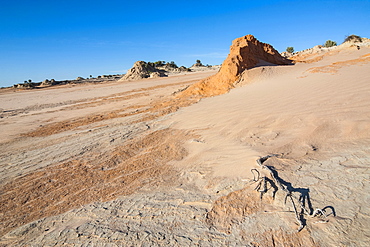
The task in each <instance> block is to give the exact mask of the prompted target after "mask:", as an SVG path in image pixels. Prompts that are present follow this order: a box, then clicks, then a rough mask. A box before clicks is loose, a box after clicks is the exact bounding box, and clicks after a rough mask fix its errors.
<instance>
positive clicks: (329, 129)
mask: <svg viewBox="0 0 370 247" xmlns="http://www.w3.org/2000/svg"><path fill="white" fill-rule="evenodd" d="M252 50H253V49H252ZM254 54H255V53H253V52H252V53H251V54H249V55H250V56H253V55H254ZM259 58H261V57H259ZM292 59H293V61H294V59H295V62H293V63H291V64H287V65H276V64H272V63H267V62H263V61H262V62H261V61H260V62H261V63H259V64H258V65H256V66H254V67H253V68H247V69H245V70H243V71H242V72H241V73H240V74H238V80H236V81H234V82H233V84H232V85H229V86H228V88H227V90H224V91H225V92H222V93H220V90H219V88H217V92H216V93H212V92H211V93H210V91H208V92H207V93H204V92H205V90H211V89H212V87H211V88H208V89H207V88H201V90H200V91H199V92H200V93H194V88H195V89H199V87H198V86H194V85H197V84H196V83H198V82H199V81H201V80H203V81H204V79H205V78H208V77H210V76H215V75H216V74H217V73H220V72H221V70H222V69H221V70H220V72H218V71H217V70H211V69H210V70H200V71H196V72H183V73H180V74H173V75H169V76H168V77H159V78H146V79H141V80H136V81H114V82H109V83H99V84H90V83H86V84H76V85H74V84H68V85H58V86H53V87H45V88H38V89H32V90H18V89H6V90H1V91H0V108H1V109H0V110H1V113H0V114H1V115H0V117H1V118H0V128H1V132H0V135H1V139H0V147H1V153H0V245H1V246H368V243H369V240H370V207H369V204H370V195H369V192H370V184H369V175H370V171H369V168H370V73H369V71H370V46H369V44H367V45H366V44H361V45H359V46H358V45H353V44H352V45H351V44H343V45H341V46H338V47H334V48H330V49H329V48H322V49H319V50H314V49H311V50H307V51H306V52H302V53H301V54H297V55H296V57H294V56H293V57H292ZM223 68H225V66H224V65H223ZM215 78H217V77H215ZM218 78H222V76H220V77H218ZM206 81H207V80H206ZM221 91H222V90H221ZM261 157H268V158H266V160H263V161H264V162H263V164H262V165H264V166H267V167H269V168H270V169H272V170H273V171H274V173H275V174H276V175H277V176H278V179H279V181H280V182H281V183H282V184H283V185H284V188H288V189H289V191H290V192H291V193H292V194H294V195H295V197H294V198H296V199H295V200H296V201H295V202H296V204H295V205H296V207H297V209H296V210H297V211H299V212H298V217H299V218H300V221H297V219H296V216H297V214H296V213H295V212H294V206H293V204H292V203H290V202H289V201H287V200H286V198H287V193H285V192H284V190H283V189H282V188H279V184H277V183H274V182H276V181H275V180H274V177H272V176H271V174H269V170H268V169H263V168H264V167H262V166H261V164H258V162H256V160H258V159H260V158H261ZM257 173H258V174H260V175H259V176H258V175H257ZM262 176H265V177H266V179H267V181H271V182H269V183H265V185H266V188H262V187H263V186H264V184H263V183H260V186H259V188H256V187H258V184H259V182H260V178H261V177H262ZM256 177H258V178H256ZM261 186H262V187H261ZM299 201H301V202H302V203H303V204H304V207H306V208H307V210H308V211H311V212H309V213H308V214H304V212H303V211H302V212H301V208H299ZM315 209H321V210H323V214H324V215H322V214H321V215H317V217H311V216H313V215H312V213H313V211H314V210H315ZM300 224H303V228H300ZM298 230H299V231H298Z"/></svg>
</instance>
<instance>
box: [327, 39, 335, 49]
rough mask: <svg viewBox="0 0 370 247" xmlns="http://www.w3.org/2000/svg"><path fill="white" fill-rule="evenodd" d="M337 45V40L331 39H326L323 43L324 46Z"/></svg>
mask: <svg viewBox="0 0 370 247" xmlns="http://www.w3.org/2000/svg"><path fill="white" fill-rule="evenodd" d="M336 45H337V42H335V41H332V40H330V39H329V40H327V41H326V42H325V44H324V47H332V46H336Z"/></svg>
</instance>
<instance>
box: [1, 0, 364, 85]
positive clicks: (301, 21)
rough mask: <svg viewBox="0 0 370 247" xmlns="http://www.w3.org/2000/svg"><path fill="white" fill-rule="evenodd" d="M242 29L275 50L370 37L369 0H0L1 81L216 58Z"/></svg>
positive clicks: (222, 55) (217, 60)
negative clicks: (160, 62) (138, 63)
mask: <svg viewBox="0 0 370 247" xmlns="http://www.w3.org/2000/svg"><path fill="white" fill-rule="evenodd" d="M247 34H253V35H254V36H255V37H256V38H257V39H259V40H260V41H262V42H265V43H269V44H271V45H273V46H274V47H275V48H276V49H277V50H278V51H280V52H282V51H284V50H285V49H286V47H287V46H293V47H294V48H295V50H296V51H298V50H303V49H307V48H310V47H313V46H315V45H318V44H323V43H325V41H326V40H328V39H331V40H334V41H337V42H338V43H341V42H342V41H343V40H344V37H345V35H350V34H356V35H359V36H362V37H368V38H370V0H367V1H365V0H362V1H359V0H358V1H356V0H346V1H341V0H337V1H309V0H305V1H303V0H296V1H283V0H275V1H247V0H227V1H218V0H212V1H200V0H198V1H192V0H188V1H176V0H172V1H167V0H160V1H146V0H140V1H135V0H130V1H125V0H119V1H118V0H113V1H110V0H105V1H100V0H86V1H85V0H47V1H44V0H0V86H11V85H13V84H15V83H19V82H23V81H25V80H28V79H31V80H32V81H34V82H37V81H42V80H44V79H53V78H54V79H56V80H63V79H74V78H76V77H78V76H82V77H88V76H89V75H93V76H98V75H103V74H117V73H120V74H121V73H125V72H126V70H127V69H129V68H131V67H132V65H133V63H134V62H135V61H138V60H144V61H158V60H165V61H175V62H176V64H177V65H185V66H187V67H188V66H191V65H192V64H193V63H195V60H197V59H200V60H201V61H202V62H203V63H204V64H212V65H214V64H221V63H222V61H223V60H224V59H225V58H226V56H227V54H228V51H229V47H230V45H231V42H232V40H233V39H235V38H238V37H241V36H244V35H247Z"/></svg>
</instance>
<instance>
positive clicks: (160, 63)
mask: <svg viewBox="0 0 370 247" xmlns="http://www.w3.org/2000/svg"><path fill="white" fill-rule="evenodd" d="M164 63H165V61H157V62H154V66H155V67H157V66H163V65H164Z"/></svg>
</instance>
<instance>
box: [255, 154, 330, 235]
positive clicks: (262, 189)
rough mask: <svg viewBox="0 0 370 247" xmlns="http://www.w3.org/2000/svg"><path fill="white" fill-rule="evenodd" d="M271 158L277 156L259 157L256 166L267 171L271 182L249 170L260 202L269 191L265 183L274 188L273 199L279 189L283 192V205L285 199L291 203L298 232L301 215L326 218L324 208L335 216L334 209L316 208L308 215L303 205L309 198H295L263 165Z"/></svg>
mask: <svg viewBox="0 0 370 247" xmlns="http://www.w3.org/2000/svg"><path fill="white" fill-rule="evenodd" d="M273 156H277V155H268V156H265V157H261V158H259V159H257V164H258V166H260V167H261V168H262V169H264V170H267V171H268V172H269V174H270V176H271V178H272V179H273V181H272V180H270V179H269V178H267V177H266V176H262V177H261V176H260V172H259V171H258V170H257V169H252V170H251V172H252V174H253V180H252V181H253V182H258V184H257V187H256V188H255V190H256V191H258V192H260V193H261V200H262V197H263V195H264V194H265V193H267V191H268V190H269V189H270V188H269V189H268V188H267V181H268V182H269V183H270V185H271V188H274V192H273V198H274V199H275V193H276V192H277V191H278V189H279V188H280V189H281V190H282V191H284V192H285V199H284V204H286V202H287V199H288V198H289V199H290V202H291V203H292V206H293V209H294V213H295V218H296V220H297V222H298V224H299V228H298V232H299V231H301V230H302V229H303V228H304V227H305V223H304V218H303V215H308V216H309V217H312V218H313V217H317V216H319V217H323V218H326V217H327V216H328V215H326V214H325V209H326V208H331V209H332V213H333V214H335V212H334V209H333V208H332V207H325V208H323V209H319V208H317V209H315V210H313V212H312V213H310V212H309V210H308V209H307V208H306V207H305V203H304V202H305V199H306V198H307V200H308V202H309V197H308V196H307V195H303V194H301V195H300V196H299V197H297V196H295V195H294V194H293V192H294V190H293V189H290V188H289V187H288V186H286V185H284V184H283V183H282V182H281V181H282V180H281V179H280V177H279V176H278V175H277V172H276V171H274V170H272V169H271V168H270V167H268V166H266V165H264V164H263V163H264V162H265V161H266V160H268V158H270V157H273ZM255 173H256V174H257V176H256V175H255ZM295 201H296V202H297V204H298V205H299V208H300V209H301V212H298V210H297V206H296V203H295ZM309 203H310V202H309ZM309 206H310V205H309ZM310 209H311V208H310ZM311 211H312V209H311ZM329 215H330V214H329ZM326 222H327V221H326Z"/></svg>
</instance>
